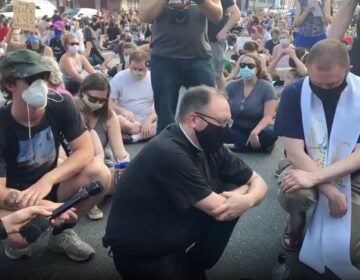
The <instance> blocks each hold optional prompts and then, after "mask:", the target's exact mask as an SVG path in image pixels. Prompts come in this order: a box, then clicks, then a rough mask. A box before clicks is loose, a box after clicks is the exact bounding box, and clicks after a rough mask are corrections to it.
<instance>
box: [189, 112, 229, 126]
mask: <svg viewBox="0 0 360 280" xmlns="http://www.w3.org/2000/svg"><path fill="white" fill-rule="evenodd" d="M195 114H196V115H197V116H198V117H199V118H200V119H202V120H203V121H205V122H207V123H210V122H208V121H207V120H206V119H204V117H206V118H209V119H212V120H214V121H216V123H217V126H221V127H227V126H228V127H232V126H233V124H234V120H233V119H229V120H227V121H225V122H223V123H220V122H219V121H218V120H217V119H215V118H213V117H210V116H208V115H205V114H203V113H200V112H195ZM211 124H213V123H211Z"/></svg>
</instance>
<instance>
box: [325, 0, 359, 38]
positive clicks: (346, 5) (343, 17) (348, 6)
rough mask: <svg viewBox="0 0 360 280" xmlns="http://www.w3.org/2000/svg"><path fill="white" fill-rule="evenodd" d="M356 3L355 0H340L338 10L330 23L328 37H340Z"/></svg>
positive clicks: (349, 20) (347, 24) (348, 22)
mask: <svg viewBox="0 0 360 280" xmlns="http://www.w3.org/2000/svg"><path fill="white" fill-rule="evenodd" d="M357 3H358V1H357V0H343V1H341V2H340V7H339V10H338V12H337V13H336V15H335V17H334V19H333V22H332V24H331V30H330V34H329V38H330V39H336V40H341V39H342V37H343V36H344V34H345V31H346V29H347V28H348V26H349V24H350V22H351V19H352V16H353V14H354V11H355V9H356V6H357Z"/></svg>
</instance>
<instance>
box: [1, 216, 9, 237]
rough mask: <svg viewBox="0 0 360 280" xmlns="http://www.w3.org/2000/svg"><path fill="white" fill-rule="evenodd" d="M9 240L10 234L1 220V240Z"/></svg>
mask: <svg viewBox="0 0 360 280" xmlns="http://www.w3.org/2000/svg"><path fill="white" fill-rule="evenodd" d="M6 238H8V234H7V232H6V229H5V227H4V224H3V222H2V220H1V219H0V240H3V239H6Z"/></svg>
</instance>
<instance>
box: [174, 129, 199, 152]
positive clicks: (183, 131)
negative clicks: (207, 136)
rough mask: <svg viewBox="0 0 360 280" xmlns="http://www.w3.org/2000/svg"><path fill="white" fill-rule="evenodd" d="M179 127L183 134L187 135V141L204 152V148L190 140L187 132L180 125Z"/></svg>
mask: <svg viewBox="0 0 360 280" xmlns="http://www.w3.org/2000/svg"><path fill="white" fill-rule="evenodd" d="M179 127H180V129H181V131H182V133H183V134H184V135H185V137H186V139H187V140H189V142H190V143H191V144H192V145H193V146H194V147H195V148H196V149H198V150H199V151H203V149H202V148H200V147H199V146H198V145H196V144H195V143H194V142H193V141H192V140H191V139H190V137H189V136H188V135H187V134H186V132H185V130H184V129H183V128H182V126H181V124H179Z"/></svg>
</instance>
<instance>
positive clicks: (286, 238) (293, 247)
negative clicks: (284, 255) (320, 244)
mask: <svg viewBox="0 0 360 280" xmlns="http://www.w3.org/2000/svg"><path fill="white" fill-rule="evenodd" d="M293 219H295V221H297V222H296V227H295V229H296V230H294V232H290V229H289V223H290V218H289V219H288V221H287V224H286V228H285V230H284V233H283V236H282V238H281V245H282V246H283V248H284V249H285V250H286V251H291V252H296V251H299V250H300V249H301V246H302V242H303V231H304V228H305V225H306V213H305V212H299V213H298V215H295V216H293ZM293 222H294V220H293Z"/></svg>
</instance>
